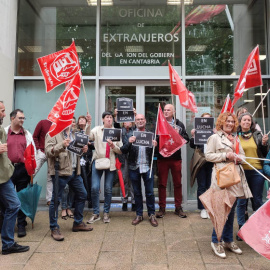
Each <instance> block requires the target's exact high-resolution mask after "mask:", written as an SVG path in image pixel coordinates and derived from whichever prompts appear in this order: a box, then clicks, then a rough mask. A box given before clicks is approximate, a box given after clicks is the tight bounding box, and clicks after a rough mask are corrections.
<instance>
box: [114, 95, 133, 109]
mask: <svg viewBox="0 0 270 270" xmlns="http://www.w3.org/2000/svg"><path fill="white" fill-rule="evenodd" d="M116 108H117V111H133V100H132V99H130V98H124V97H123V98H117V99H116Z"/></svg>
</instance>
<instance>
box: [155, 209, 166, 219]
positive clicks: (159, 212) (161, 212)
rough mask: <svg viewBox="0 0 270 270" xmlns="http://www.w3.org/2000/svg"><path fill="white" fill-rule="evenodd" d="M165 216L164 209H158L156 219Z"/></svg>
mask: <svg viewBox="0 0 270 270" xmlns="http://www.w3.org/2000/svg"><path fill="white" fill-rule="evenodd" d="M164 216H165V207H159V211H158V212H157V213H156V217H157V218H163V217H164Z"/></svg>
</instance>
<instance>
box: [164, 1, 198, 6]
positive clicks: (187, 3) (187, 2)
mask: <svg viewBox="0 0 270 270" xmlns="http://www.w3.org/2000/svg"><path fill="white" fill-rule="evenodd" d="M181 3H182V0H167V5H180V4H181ZM192 4H193V0H184V5H192Z"/></svg>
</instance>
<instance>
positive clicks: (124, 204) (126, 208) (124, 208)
mask: <svg viewBox="0 0 270 270" xmlns="http://www.w3.org/2000/svg"><path fill="white" fill-rule="evenodd" d="M127 210H128V207H127V203H123V206H122V211H127Z"/></svg>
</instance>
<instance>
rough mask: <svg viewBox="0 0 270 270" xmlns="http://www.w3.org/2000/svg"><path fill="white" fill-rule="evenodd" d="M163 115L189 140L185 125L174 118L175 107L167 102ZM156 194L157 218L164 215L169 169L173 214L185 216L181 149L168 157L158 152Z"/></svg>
mask: <svg viewBox="0 0 270 270" xmlns="http://www.w3.org/2000/svg"><path fill="white" fill-rule="evenodd" d="M163 113H164V117H165V118H166V120H167V122H168V123H169V124H170V125H171V126H172V127H173V128H175V129H176V130H177V131H178V132H179V134H180V135H181V136H182V137H183V138H184V139H185V140H186V141H187V142H189V137H188V134H187V133H186V129H185V126H184V124H183V123H182V122H180V121H179V120H178V119H176V120H175V119H174V113H175V109H174V106H173V105H172V104H167V105H166V106H165V107H164V112H163ZM157 166H158V178H159V185H158V195H159V211H158V213H157V218H163V217H164V215H165V208H166V187H167V180H168V174H169V170H171V174H172V178H173V186H174V202H175V212H174V213H175V214H176V215H178V216H179V217H181V218H186V217H187V216H186V214H185V213H184V212H183V209H182V182H181V177H182V174H181V167H182V157H181V149H179V150H178V151H176V152H175V153H174V154H172V155H171V156H170V157H166V158H165V157H163V156H162V155H161V154H160V153H158V160H157Z"/></svg>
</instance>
